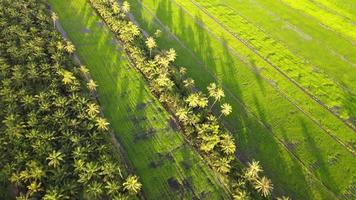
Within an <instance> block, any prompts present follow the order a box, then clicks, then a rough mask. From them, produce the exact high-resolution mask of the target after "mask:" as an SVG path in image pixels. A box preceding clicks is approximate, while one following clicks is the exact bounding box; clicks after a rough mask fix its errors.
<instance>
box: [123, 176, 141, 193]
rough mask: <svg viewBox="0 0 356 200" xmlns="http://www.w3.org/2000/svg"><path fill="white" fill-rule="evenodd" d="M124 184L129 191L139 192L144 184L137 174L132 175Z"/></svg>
mask: <svg viewBox="0 0 356 200" xmlns="http://www.w3.org/2000/svg"><path fill="white" fill-rule="evenodd" d="M123 186H124V189H125V190H127V191H128V192H129V193H133V194H137V193H138V192H139V191H140V189H141V187H142V184H141V183H140V182H139V181H138V177H137V176H136V175H130V176H129V177H127V179H126V181H125V182H124V183H123Z"/></svg>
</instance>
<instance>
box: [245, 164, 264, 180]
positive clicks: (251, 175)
mask: <svg viewBox="0 0 356 200" xmlns="http://www.w3.org/2000/svg"><path fill="white" fill-rule="evenodd" d="M260 172H263V169H262V167H261V165H260V162H258V161H255V160H252V162H249V163H248V167H247V169H246V172H245V176H246V177H247V179H248V180H250V181H252V180H254V179H256V178H258V176H259V175H258V173H260Z"/></svg>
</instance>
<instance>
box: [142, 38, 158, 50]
mask: <svg viewBox="0 0 356 200" xmlns="http://www.w3.org/2000/svg"><path fill="white" fill-rule="evenodd" d="M145 43H146V46H147V48H149V49H153V48H156V47H157V44H156V41H155V39H154V38H153V37H149V38H147V40H146V42H145Z"/></svg>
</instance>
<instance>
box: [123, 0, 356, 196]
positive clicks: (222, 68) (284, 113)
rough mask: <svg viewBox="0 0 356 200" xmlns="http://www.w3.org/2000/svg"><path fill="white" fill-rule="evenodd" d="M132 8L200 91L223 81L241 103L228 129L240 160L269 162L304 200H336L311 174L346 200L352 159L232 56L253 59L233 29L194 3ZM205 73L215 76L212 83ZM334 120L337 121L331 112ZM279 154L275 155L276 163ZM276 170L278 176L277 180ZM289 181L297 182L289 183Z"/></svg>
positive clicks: (163, 1)
mask: <svg viewBox="0 0 356 200" xmlns="http://www.w3.org/2000/svg"><path fill="white" fill-rule="evenodd" d="M129 2H130V3H131V4H132V5H133V13H134V15H135V17H136V19H137V21H138V22H139V23H140V24H141V26H142V28H143V29H145V30H147V31H149V32H150V33H154V32H155V29H157V28H160V29H163V30H165V32H164V35H163V37H162V39H159V41H158V42H159V44H160V46H163V47H166V48H169V47H173V48H175V49H176V50H177V52H178V55H179V56H178V63H179V64H180V65H182V66H185V67H187V68H188V69H189V70H188V73H189V75H190V76H192V77H193V78H194V79H195V80H196V82H197V84H198V86H199V87H200V88H203V87H205V85H207V84H208V83H209V82H212V81H213V80H215V78H216V79H217V80H219V81H221V83H222V84H223V85H224V87H225V89H227V90H228V91H229V96H228V99H229V101H232V102H234V103H233V106H234V109H235V110H237V111H236V113H235V114H234V115H233V116H232V117H231V118H230V119H229V120H228V121H227V122H226V125H227V127H229V128H230V129H231V130H235V132H236V138H237V139H238V142H239V145H240V147H239V152H240V154H241V155H240V158H242V159H243V158H246V157H247V158H251V157H252V158H256V159H258V160H261V162H262V163H263V166H264V167H265V169H266V172H267V173H268V175H269V176H270V177H271V178H272V180H273V181H274V183H275V185H276V190H277V192H278V193H282V194H285V193H291V194H292V195H291V196H293V197H297V198H296V199H311V198H315V199H332V198H333V197H332V194H330V193H329V192H328V191H327V189H326V188H324V187H323V186H321V185H320V182H319V181H317V180H315V179H314V178H313V176H311V175H310V174H309V173H308V171H311V172H312V173H313V174H314V175H315V176H316V177H317V179H320V180H321V182H322V183H323V184H324V185H325V186H326V187H327V188H329V189H330V190H331V191H333V192H334V193H335V194H336V195H338V196H339V197H340V198H341V197H342V194H343V192H346V190H347V188H348V187H349V186H350V185H352V181H353V174H354V171H355V169H354V167H353V166H355V161H354V159H353V155H352V153H350V152H348V151H347V149H346V148H345V147H344V146H342V145H340V144H339V143H338V142H337V141H335V140H334V139H333V138H332V137H330V136H329V135H327V134H325V131H324V130H322V129H321V128H320V127H319V126H318V125H317V124H316V123H315V122H313V120H311V119H310V118H308V117H307V116H306V115H305V113H303V112H302V111H301V110H300V109H298V108H297V107H296V106H295V105H293V104H292V103H291V102H290V101H288V99H286V98H285V96H283V95H282V94H281V93H280V92H279V91H277V89H276V88H275V87H273V86H272V85H271V83H270V82H268V81H267V80H265V79H264V78H262V77H261V76H259V73H256V72H259V70H258V69H255V71H254V70H252V69H251V66H247V65H248V64H246V62H243V60H244V58H242V59H241V60H240V59H238V56H236V55H235V54H234V53H232V50H231V49H235V50H236V52H238V53H239V54H240V56H242V57H246V55H250V54H243V53H242V55H241V52H240V50H241V51H244V48H237V49H236V48H235V47H233V46H232V45H234V44H235V43H236V39H234V40H233V41H231V40H228V39H227V38H228V37H231V34H226V33H227V31H226V30H225V31H224V30H223V29H221V27H220V28H219V25H217V24H216V23H214V21H213V20H211V18H209V16H207V15H206V14H204V13H203V12H201V11H200V10H199V9H197V8H196V6H194V4H191V2H190V1H183V0H182V1H177V3H178V4H177V3H175V2H173V1H166V0H161V1H157V2H152V1H136V0H130V1H129ZM180 4H182V6H183V7H184V9H182V8H181V7H180V6H179V5H180ZM146 8H147V9H149V10H151V12H149V10H147V9H146ZM155 17H157V18H155ZM156 19H158V20H160V22H158V21H157V20H156ZM211 22H213V23H211ZM202 25H203V26H202ZM209 26H212V28H211V27H209ZM208 30H209V31H208ZM214 31H216V32H215V33H214ZM228 35H230V36H228ZM176 39H178V40H179V41H177V40H176ZM231 47H233V48H231ZM237 47H242V45H240V46H237ZM187 48H188V49H191V51H192V52H193V55H192V53H191V52H190V51H187ZM248 58H249V57H247V60H248ZM252 58H253V57H252ZM197 59H198V61H197ZM245 59H246V58H245ZM202 74H209V77H207V76H202ZM211 74H212V75H213V76H211ZM297 91H298V90H296V92H297ZM303 98H305V97H303ZM303 98H301V99H303ZM303 100H304V99H303ZM309 100H310V99H309ZM307 102H308V101H307ZM298 104H299V103H298ZM316 108H317V107H316ZM247 110H250V111H251V113H252V114H251V113H250V112H248V111H247ZM316 110H320V109H316ZM321 110H322V109H321ZM319 112H322V111H319ZM254 116H256V118H255V117H254ZM326 116H329V117H330V113H329V115H326ZM331 116H332V115H331ZM330 119H332V117H331V118H330ZM332 120H335V122H336V123H337V121H338V120H337V119H336V118H333V119H332ZM260 122H262V124H263V125H261V123H260ZM340 127H344V125H343V124H342V125H341V126H340ZM335 130H337V129H335ZM345 130H348V129H345ZM270 133H272V134H270ZM341 133H342V132H341ZM346 133H350V132H349V131H347V132H346ZM351 133H352V132H351ZM351 137H353V136H352V135H351ZM280 141H281V142H282V143H283V145H282V144H281V143H280ZM311 152H312V153H311ZM271 155H274V156H273V158H272V159H273V160H271ZM294 155H295V156H296V157H294ZM303 165H304V166H306V168H304V167H303ZM340 169H347V170H340ZM348 170H349V171H348ZM276 171H278V173H273V172H276ZM285 177H289V178H288V180H286V179H285ZM311 182H312V183H313V184H311ZM282 185H283V187H282ZM306 185H307V186H306Z"/></svg>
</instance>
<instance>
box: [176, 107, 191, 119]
mask: <svg viewBox="0 0 356 200" xmlns="http://www.w3.org/2000/svg"><path fill="white" fill-rule="evenodd" d="M190 113H191V111H190V110H189V109H187V108H179V109H178V110H177V112H176V116H177V117H178V119H179V121H181V122H183V123H186V122H187V121H188V120H189V117H188V116H189V114H190Z"/></svg>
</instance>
